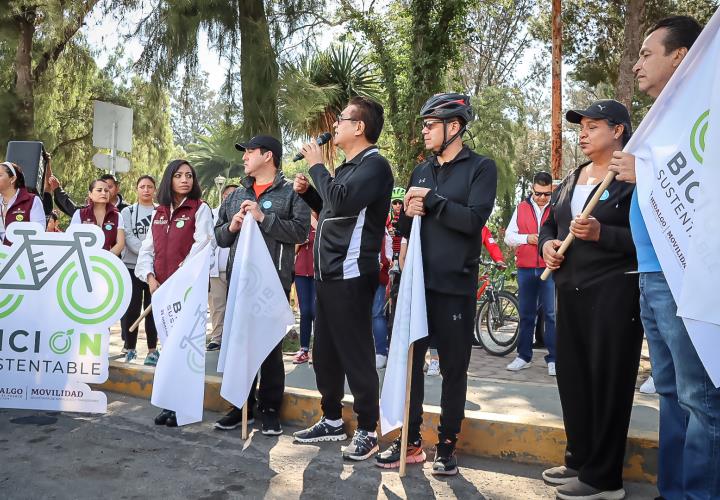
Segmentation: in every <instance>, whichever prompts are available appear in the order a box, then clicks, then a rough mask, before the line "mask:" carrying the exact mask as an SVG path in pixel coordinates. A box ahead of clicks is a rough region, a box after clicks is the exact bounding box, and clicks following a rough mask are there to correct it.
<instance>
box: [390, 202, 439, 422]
mask: <svg viewBox="0 0 720 500" xmlns="http://www.w3.org/2000/svg"><path fill="white" fill-rule="evenodd" d="M420 220H421V217H418V216H416V217H414V218H413V222H412V231H411V232H410V241H409V242H408V251H407V256H406V258H405V267H404V268H403V271H402V279H401V280H400V290H399V292H398V298H397V304H396V306H395V320H394V321H393V329H392V340H391V341H390V351H389V352H388V360H387V366H386V367H385V378H384V379H383V386H382V393H381V395H380V430H381V431H382V434H383V435H385V434H387V433H388V432H391V431H393V430H395V429H397V428H399V427H402V424H403V412H404V411H405V385H406V383H407V367H408V363H412V360H408V349H409V348H410V344H412V343H413V342H415V341H416V340H418V339H421V338H423V337H427V336H428V326H427V308H426V306H425V276H424V274H423V261H422V247H421V245H420V224H421V222H420ZM423 382H424V381H421V383H423ZM408 397H409V396H408Z"/></svg>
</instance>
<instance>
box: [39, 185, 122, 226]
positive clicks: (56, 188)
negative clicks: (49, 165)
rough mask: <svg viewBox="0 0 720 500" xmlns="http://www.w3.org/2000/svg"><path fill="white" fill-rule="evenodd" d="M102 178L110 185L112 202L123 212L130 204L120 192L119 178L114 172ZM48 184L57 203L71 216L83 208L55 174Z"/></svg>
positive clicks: (110, 200)
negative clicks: (73, 199)
mask: <svg viewBox="0 0 720 500" xmlns="http://www.w3.org/2000/svg"><path fill="white" fill-rule="evenodd" d="M100 180H102V181H104V182H105V183H106V184H107V186H108V190H109V196H110V199H109V202H110V204H111V205H113V206H114V207H115V208H117V210H118V212H121V211H122V209H123V208H125V207H127V206H128V204H127V203H125V202H124V201H123V198H122V195H121V194H120V182H119V181H118V180H117V177H115V176H114V175H113V174H105V175H102V176H100ZM48 186H49V187H50V190H51V191H52V193H53V197H54V198H55V205H57V207H58V208H59V209H60V210H61V211H62V212H63V213H65V214H66V215H68V216H69V217H72V216H73V214H74V213H75V212H76V211H77V210H80V209H81V208H83V207H82V206H78V205H76V204H75V202H74V201H72V200H71V199H70V196H69V195H68V194H67V193H66V192H65V190H63V188H62V186H61V185H60V181H59V180H58V179H57V177H55V176H54V175H50V176H49V177H48Z"/></svg>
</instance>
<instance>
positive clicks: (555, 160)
mask: <svg viewBox="0 0 720 500" xmlns="http://www.w3.org/2000/svg"><path fill="white" fill-rule="evenodd" d="M561 9H562V1H561V0H553V1H552V115H551V123H552V132H551V133H552V141H551V146H550V164H551V168H552V176H553V179H560V177H561V176H562V23H561V20H560V12H561Z"/></svg>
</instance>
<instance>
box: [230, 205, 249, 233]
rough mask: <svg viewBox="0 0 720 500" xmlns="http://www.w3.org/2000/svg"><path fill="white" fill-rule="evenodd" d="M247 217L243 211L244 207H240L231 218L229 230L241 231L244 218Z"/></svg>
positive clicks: (232, 231)
mask: <svg viewBox="0 0 720 500" xmlns="http://www.w3.org/2000/svg"><path fill="white" fill-rule="evenodd" d="M244 218H245V212H244V211H243V209H242V207H240V210H238V212H237V213H236V214H235V215H233V218H232V219H230V226H229V227H228V231H230V232H231V233H237V232H238V231H240V228H241V227H242V224H243V219H244Z"/></svg>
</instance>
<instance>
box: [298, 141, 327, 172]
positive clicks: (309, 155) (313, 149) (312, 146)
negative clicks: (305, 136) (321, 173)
mask: <svg viewBox="0 0 720 500" xmlns="http://www.w3.org/2000/svg"><path fill="white" fill-rule="evenodd" d="M311 139H312V141H311V142H308V143H307V144H305V145H304V146H303V147H302V148H300V151H301V152H302V154H303V156H304V157H305V161H306V162H307V164H308V165H310V166H312V165H316V164H318V163H323V155H322V149H320V146H318V143H317V139H316V138H315V137H311Z"/></svg>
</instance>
